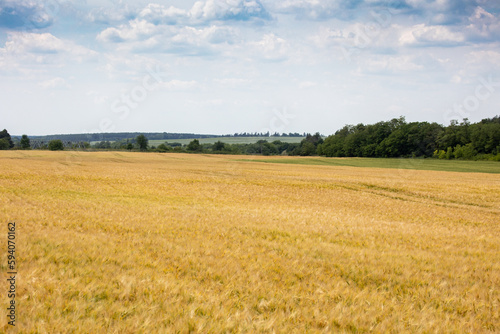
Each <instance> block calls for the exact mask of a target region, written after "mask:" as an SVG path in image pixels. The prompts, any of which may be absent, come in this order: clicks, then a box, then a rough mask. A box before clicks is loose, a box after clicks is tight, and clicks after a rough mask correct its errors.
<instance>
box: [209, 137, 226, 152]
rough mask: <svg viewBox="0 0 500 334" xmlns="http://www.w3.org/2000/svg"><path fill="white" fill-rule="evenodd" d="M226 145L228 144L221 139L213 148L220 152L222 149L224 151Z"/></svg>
mask: <svg viewBox="0 0 500 334" xmlns="http://www.w3.org/2000/svg"><path fill="white" fill-rule="evenodd" d="M225 146H226V145H225V144H224V143H223V142H221V141H220V140H219V141H217V142H216V143H215V144H214V146H213V147H212V150H213V151H214V152H220V151H223V150H224V147H225Z"/></svg>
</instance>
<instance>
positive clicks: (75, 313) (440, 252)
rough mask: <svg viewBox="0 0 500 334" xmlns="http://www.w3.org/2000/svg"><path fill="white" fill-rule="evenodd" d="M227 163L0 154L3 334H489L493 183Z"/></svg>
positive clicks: (494, 316) (148, 156)
mask: <svg viewBox="0 0 500 334" xmlns="http://www.w3.org/2000/svg"><path fill="white" fill-rule="evenodd" d="M238 159H241V158H238V157H233V156H210V155H189V154H156V153H128V152H125V153H121V152H99V153H96V152H46V151H9V152H1V153H0V166H1V168H0V193H1V196H0V202H1V205H0V221H1V222H2V226H3V229H4V233H3V234H2V235H4V241H2V242H1V243H2V244H3V245H4V246H3V247H2V249H3V250H2V264H1V265H2V270H3V272H4V273H5V272H6V271H7V270H6V262H7V259H6V240H7V223H8V222H12V221H15V222H16V224H17V232H16V233H17V256H18V283H17V284H18V286H17V296H16V302H17V304H18V324H17V326H16V330H17V332H19V333H190V332H192V333H466V332H467V333H495V332H496V333H498V332H500V316H499V310H500V292H499V288H500V227H499V222H500V174H482V173H455V172H438V171H417V170H397V169H377V168H356V167H336V166H308V165H288V164H272V163H262V162H258V161H239V160H238ZM276 159H286V158H280V157H277V158H276ZM4 277H5V275H4ZM2 286H3V288H1V287H0V293H1V294H2V297H3V298H2V300H3V301H4V302H3V303H2V305H4V306H5V307H4V306H2V307H1V309H2V312H0V315H1V323H0V330H1V331H3V332H7V331H9V326H8V325H7V317H6V314H7V313H6V312H7V311H6V307H7V306H6V305H7V303H8V300H7V299H6V298H7V297H6V293H5V292H4V291H6V289H7V282H6V281H5V280H4V284H3V285H2Z"/></svg>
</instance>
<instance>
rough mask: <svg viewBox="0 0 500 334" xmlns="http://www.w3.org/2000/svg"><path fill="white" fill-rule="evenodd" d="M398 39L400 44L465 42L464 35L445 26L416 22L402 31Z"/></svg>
mask: <svg viewBox="0 0 500 334" xmlns="http://www.w3.org/2000/svg"><path fill="white" fill-rule="evenodd" d="M399 41H400V43H401V44H402V45H421V46H432V45H435V46H453V45H459V44H462V43H464V42H465V36H464V35H463V34H462V33H460V32H454V31H452V30H451V29H450V28H449V27H446V26H427V25H425V24H417V25H414V26H412V27H411V28H409V29H406V31H403V32H402V34H401V36H400V38H399Z"/></svg>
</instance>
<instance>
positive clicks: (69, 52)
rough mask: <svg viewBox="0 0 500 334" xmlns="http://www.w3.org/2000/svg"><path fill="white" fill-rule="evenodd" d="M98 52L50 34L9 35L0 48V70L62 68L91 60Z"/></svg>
mask: <svg viewBox="0 0 500 334" xmlns="http://www.w3.org/2000/svg"><path fill="white" fill-rule="evenodd" d="M97 57H98V53H97V52H95V51H93V50H90V49H88V48H85V47H83V46H80V45H78V44H76V43H75V42H73V41H70V40H67V39H59V38H57V37H55V36H54V35H52V34H50V33H43V34H37V33H21V32H11V33H9V34H8V37H7V41H6V42H5V45H4V47H3V48H0V70H2V71H11V72H12V71H19V72H23V73H27V72H37V71H40V70H41V69H42V68H43V67H42V66H41V65H44V64H45V65H51V66H52V67H63V66H66V65H68V64H71V65H74V64H75V63H77V64H81V63H83V62H88V61H95V60H96V59H97Z"/></svg>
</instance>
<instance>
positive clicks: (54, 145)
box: [48, 139, 64, 151]
mask: <svg viewBox="0 0 500 334" xmlns="http://www.w3.org/2000/svg"><path fill="white" fill-rule="evenodd" d="M48 147H49V150H51V151H62V150H64V145H63V142H62V141H61V140H60V139H55V140H51V141H49V146H48Z"/></svg>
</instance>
